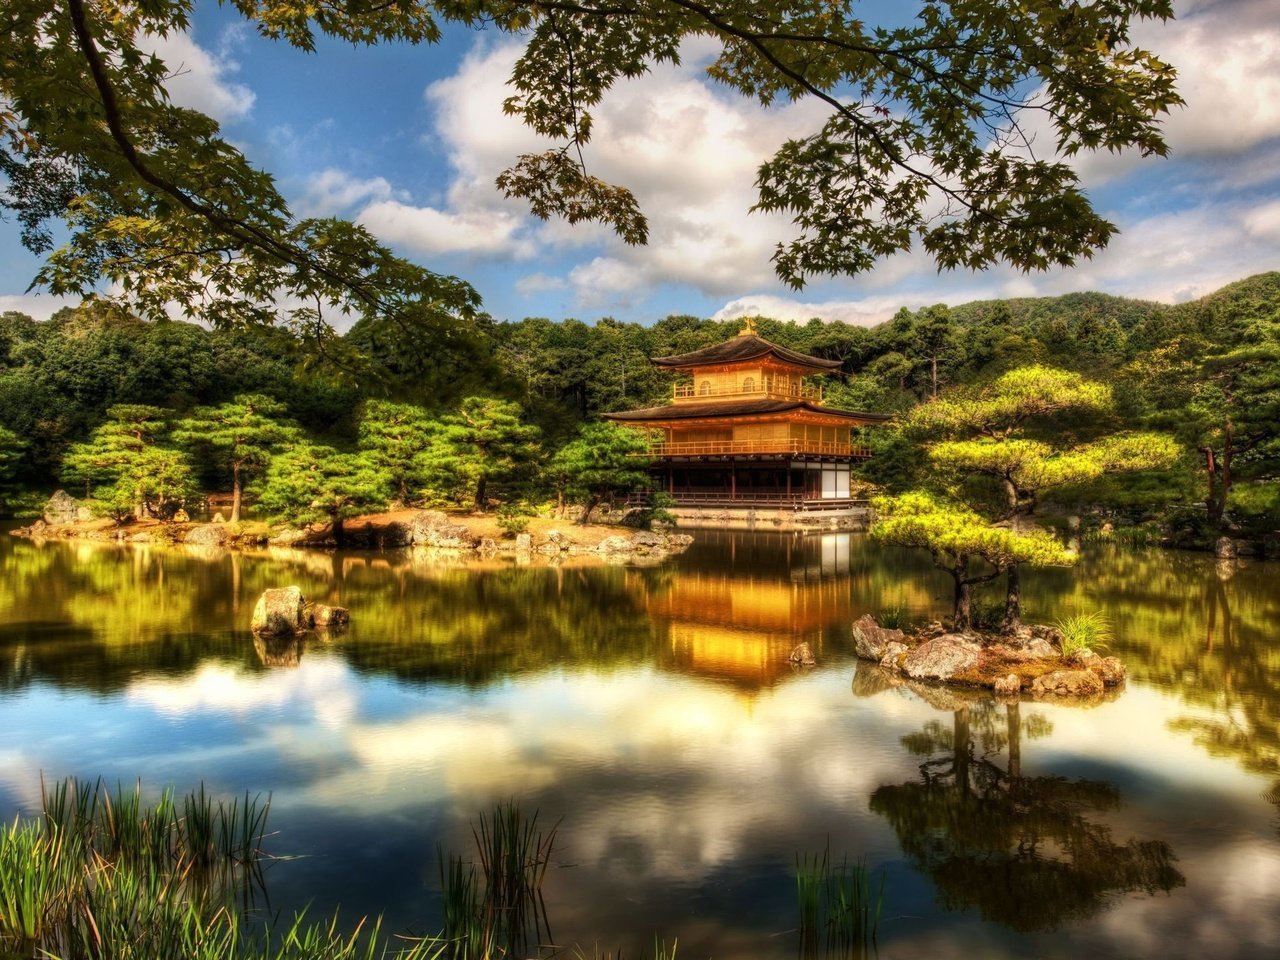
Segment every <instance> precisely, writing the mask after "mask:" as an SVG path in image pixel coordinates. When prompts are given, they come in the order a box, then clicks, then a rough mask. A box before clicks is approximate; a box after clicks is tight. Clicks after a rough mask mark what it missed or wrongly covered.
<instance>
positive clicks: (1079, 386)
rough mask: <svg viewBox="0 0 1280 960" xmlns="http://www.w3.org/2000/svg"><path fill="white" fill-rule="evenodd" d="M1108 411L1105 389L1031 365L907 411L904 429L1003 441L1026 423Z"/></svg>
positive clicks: (1108, 396)
mask: <svg viewBox="0 0 1280 960" xmlns="http://www.w3.org/2000/svg"><path fill="white" fill-rule="evenodd" d="M1111 407H1112V398H1111V390H1110V388H1109V387H1107V386H1106V385H1104V384H1100V383H1096V382H1094V381H1091V380H1086V379H1085V378H1084V377H1082V376H1080V374H1078V373H1071V372H1069V371H1066V370H1057V369H1054V368H1053V367H1042V366H1039V365H1033V366H1028V367H1018V368H1017V369H1016V370H1010V371H1009V372H1008V373H1004V374H1001V375H1000V376H999V377H997V378H996V379H994V380H992V381H991V382H989V383H985V384H982V385H979V386H975V387H967V388H961V389H958V390H954V391H952V392H951V393H949V394H947V395H945V396H942V397H939V398H938V399H936V400H931V401H930V402H929V403H925V404H921V405H920V406H919V407H917V408H915V409H914V410H912V411H911V415H910V416H909V417H908V418H907V424H906V425H907V427H908V429H912V430H916V431H925V432H938V433H944V434H945V433H950V434H955V433H961V434H964V435H970V434H975V433H976V434H979V435H983V436H988V437H1000V438H1005V437H1009V436H1010V435H1012V434H1014V433H1016V432H1017V431H1019V430H1020V429H1021V428H1022V427H1023V426H1024V425H1025V424H1026V423H1027V422H1028V421H1030V420H1034V419H1037V418H1042V417H1048V416H1052V415H1054V414H1059V413H1062V412H1064V411H1073V412H1075V413H1080V414H1083V413H1091V412H1092V413H1101V412H1104V411H1107V410H1110V409H1111Z"/></svg>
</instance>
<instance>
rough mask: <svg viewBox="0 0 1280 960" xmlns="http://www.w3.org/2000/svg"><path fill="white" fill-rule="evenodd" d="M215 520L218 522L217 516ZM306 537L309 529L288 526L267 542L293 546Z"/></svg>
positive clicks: (277, 545)
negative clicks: (296, 528)
mask: <svg viewBox="0 0 1280 960" xmlns="http://www.w3.org/2000/svg"><path fill="white" fill-rule="evenodd" d="M213 522H214V523H217V522H218V520H217V518H216V517H215V518H214V521H213ZM305 539H307V531H305V530H295V529H294V528H293V527H286V528H285V529H283V530H281V531H279V532H278V533H276V534H275V536H273V537H271V538H270V539H269V540H267V543H269V544H271V546H273V547H291V546H293V545H294V544H295V543H301V542H302V541H303V540H305Z"/></svg>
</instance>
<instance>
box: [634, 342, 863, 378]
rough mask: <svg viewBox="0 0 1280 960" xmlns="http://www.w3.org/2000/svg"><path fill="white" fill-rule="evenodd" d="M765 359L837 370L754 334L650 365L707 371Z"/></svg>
mask: <svg viewBox="0 0 1280 960" xmlns="http://www.w3.org/2000/svg"><path fill="white" fill-rule="evenodd" d="M768 356H773V357H775V358H776V359H777V360H778V361H779V362H780V363H784V364H786V365H787V366H791V367H800V368H803V369H805V370H809V371H812V372H813V373H831V372H833V371H835V370H839V369H840V361H839V360H823V359H822V358H821V357H811V356H809V355H808V354H807V353H799V352H797V351H795V350H791V349H789V348H787V347H783V346H779V345H778V344H776V343H772V342H770V341H768V340H766V339H764V338H763V337H757V336H755V335H754V334H753V335H749V336H745V337H735V338H734V339H732V340H726V341H725V342H724V343H717V344H714V345H713V346H710V347H704V348H703V349H701V350H694V351H693V352H692V353H680V354H676V355H675V356H671V357H654V358H653V359H652V360H650V361H649V362H650V363H652V364H653V365H654V366H655V367H665V368H667V369H672V370H680V369H687V368H690V367H710V366H716V365H717V364H722V363H742V362H744V361H748V360H759V359H761V358H763V357H768Z"/></svg>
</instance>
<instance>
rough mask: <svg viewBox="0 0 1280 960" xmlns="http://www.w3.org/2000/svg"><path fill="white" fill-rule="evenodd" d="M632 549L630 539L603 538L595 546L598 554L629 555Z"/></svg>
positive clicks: (617, 537)
mask: <svg viewBox="0 0 1280 960" xmlns="http://www.w3.org/2000/svg"><path fill="white" fill-rule="evenodd" d="M633 549H634V547H633V545H632V543H631V538H630V537H619V536H616V535H615V536H612V537H605V538H604V539H603V540H601V541H600V543H599V544H598V545H597V546H596V551H597V552H599V553H631V551H632V550H633Z"/></svg>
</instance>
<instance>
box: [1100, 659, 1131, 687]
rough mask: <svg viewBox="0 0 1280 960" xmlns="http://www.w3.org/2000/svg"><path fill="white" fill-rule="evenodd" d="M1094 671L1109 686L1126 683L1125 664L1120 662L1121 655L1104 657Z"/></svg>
mask: <svg viewBox="0 0 1280 960" xmlns="http://www.w3.org/2000/svg"><path fill="white" fill-rule="evenodd" d="M1094 672H1095V673H1096V674H1098V676H1099V677H1101V678H1102V682H1103V684H1104V685H1106V686H1108V687H1118V686H1119V685H1120V684H1122V683H1124V676H1125V672H1124V664H1123V663H1121V662H1120V658H1119V657H1103V658H1102V659H1101V660H1100V661H1098V666H1097V668H1096V669H1095V670H1094Z"/></svg>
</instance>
